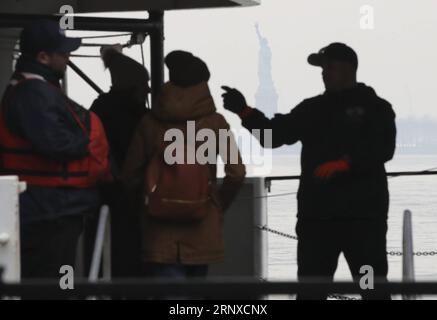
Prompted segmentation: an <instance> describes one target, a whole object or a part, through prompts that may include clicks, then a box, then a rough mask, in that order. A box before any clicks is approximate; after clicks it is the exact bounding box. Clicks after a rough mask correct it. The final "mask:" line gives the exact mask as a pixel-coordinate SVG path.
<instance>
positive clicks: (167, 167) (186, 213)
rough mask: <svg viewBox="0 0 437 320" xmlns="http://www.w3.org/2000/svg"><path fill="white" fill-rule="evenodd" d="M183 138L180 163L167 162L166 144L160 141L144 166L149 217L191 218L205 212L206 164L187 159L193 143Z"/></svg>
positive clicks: (207, 190) (206, 194) (192, 219)
mask: <svg viewBox="0 0 437 320" xmlns="http://www.w3.org/2000/svg"><path fill="white" fill-rule="evenodd" d="M184 132H185V130H184ZM186 140H187V139H186V135H184V146H183V149H184V157H183V160H184V161H183V163H174V164H167V163H166V162H165V158H164V154H165V148H166V147H167V146H168V144H165V143H162V144H160V145H158V146H157V147H156V150H155V152H154V154H153V156H152V159H151V160H150V162H149V164H148V166H147V168H146V181H145V182H146V183H145V192H146V205H147V206H148V210H147V212H148V215H149V216H150V217H153V218H155V219H158V220H162V221H167V222H193V221H199V220H201V219H203V218H204V217H205V216H206V215H207V213H208V201H209V196H210V179H209V175H210V173H209V168H208V165H207V164H199V163H197V161H194V162H195V163H194V164H188V163H187V161H186V159H187V153H188V152H194V154H195V151H196V150H195V149H196V146H190V145H188V144H187V142H186ZM173 155H174V154H173ZM177 157H178V158H181V157H182V155H177Z"/></svg>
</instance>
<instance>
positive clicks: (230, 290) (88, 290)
mask: <svg viewBox="0 0 437 320" xmlns="http://www.w3.org/2000/svg"><path fill="white" fill-rule="evenodd" d="M375 290H377V291H374V293H375V294H376V292H378V295H382V294H384V295H385V294H387V295H409V296H411V295H418V294H423V295H437V282H415V283H411V282H380V281H375ZM41 292H44V296H45V297H53V298H69V297H75V298H86V297H90V296H104V297H120V296H122V297H125V298H148V297H155V298H158V297H169V296H184V297H187V296H189V297H193V298H194V297H208V299H230V298H241V299H262V298H265V297H266V296H268V295H293V294H312V293H318V292H326V293H336V294H363V293H369V292H368V291H367V290H362V289H361V288H360V287H359V286H358V284H357V283H354V282H327V281H323V280H317V279H314V281H305V282H295V281H280V282H279V281H278V282H273V281H260V280H255V279H242V278H214V279H208V280H172V281H170V280H154V281H150V280H149V281H145V280H143V279H131V280H124V281H112V282H110V283H105V282H103V283H90V282H75V284H74V289H72V290H61V289H60V287H59V283H58V281H53V280H40V281H36V280H35V281H23V282H21V283H1V282H0V297H16V296H18V297H19V296H22V295H25V296H26V297H28V298H32V297H34V298H38V296H39V295H40V294H41Z"/></svg>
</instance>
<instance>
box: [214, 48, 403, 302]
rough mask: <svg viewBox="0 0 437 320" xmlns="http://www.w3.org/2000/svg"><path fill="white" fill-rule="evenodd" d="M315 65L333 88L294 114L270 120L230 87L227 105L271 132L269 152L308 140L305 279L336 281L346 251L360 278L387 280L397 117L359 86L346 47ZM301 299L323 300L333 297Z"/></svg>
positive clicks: (301, 206)
mask: <svg viewBox="0 0 437 320" xmlns="http://www.w3.org/2000/svg"><path fill="white" fill-rule="evenodd" d="M308 62H309V63H310V64H311V65H314V66H320V67H321V68H322V70H323V72H322V76H323V81H324V84H325V87H326V91H325V93H323V94H322V95H319V96H316V97H313V98H310V99H306V100H304V101H303V102H302V103H300V104H299V105H298V106H296V107H295V108H294V109H292V110H291V111H290V113H288V114H276V115H275V117H274V118H273V119H268V118H266V117H265V116H264V114H263V113H262V112H260V111H259V110H257V109H253V108H250V107H248V106H247V104H246V101H245V98H244V97H243V95H242V94H241V93H240V92H239V91H237V90H236V89H231V88H228V87H223V88H224V89H225V90H226V93H225V94H223V98H224V106H225V108H226V109H228V110H230V111H232V112H235V113H237V114H238V115H239V116H240V117H241V119H242V123H243V126H244V127H246V128H247V129H249V130H252V129H271V130H272V133H273V137H272V141H271V144H270V143H269V142H268V141H264V136H263V135H261V138H260V142H261V144H263V145H264V147H266V148H277V147H280V146H282V145H290V144H294V143H296V142H297V141H301V142H302V154H301V167H302V168H301V169H302V172H301V179H300V185H299V191H298V195H297V199H298V222H297V226H296V232H297V235H298V237H299V241H298V253H297V255H298V257H297V262H298V278H299V279H300V280H304V279H305V278H314V277H318V278H320V277H323V278H324V279H327V280H328V281H332V279H333V276H334V273H335V270H336V268H337V262H338V258H339V255H340V253H341V252H343V254H344V256H345V258H346V260H347V262H348V264H349V268H350V270H351V272H352V275H353V277H354V279H355V280H356V281H358V279H359V277H360V268H361V267H362V266H364V265H370V266H372V267H373V269H374V275H375V277H377V278H382V279H386V276H387V272H388V265H387V256H386V232H387V213H388V206H389V195H388V187H387V178H386V172H385V167H384V163H385V162H387V161H389V160H390V159H391V158H392V157H393V153H394V150H395V136H396V127H395V122H394V119H395V114H394V112H393V110H392V107H391V105H390V104H389V103H388V102H387V101H385V100H383V99H381V98H380V97H378V96H377V95H376V93H375V91H374V90H373V89H372V88H370V87H368V86H366V85H365V84H363V83H357V81H356V71H357V68H358V58H357V55H356V53H355V52H354V51H353V50H352V49H351V48H350V47H348V46H346V45H345V44H341V43H333V44H330V45H329V46H327V47H325V48H323V49H321V50H320V51H319V52H318V53H315V54H311V55H310V56H309V57H308ZM363 297H364V298H380V299H386V298H390V297H389V296H388V295H385V294H383V293H380V292H378V291H365V292H363ZM298 298H300V299H306V298H314V299H323V298H326V293H325V292H319V293H313V294H300V295H298Z"/></svg>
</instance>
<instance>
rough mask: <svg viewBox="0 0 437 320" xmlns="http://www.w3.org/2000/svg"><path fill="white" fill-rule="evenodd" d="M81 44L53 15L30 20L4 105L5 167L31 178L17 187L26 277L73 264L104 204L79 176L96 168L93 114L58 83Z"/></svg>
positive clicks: (0, 133) (51, 274) (0, 118)
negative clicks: (90, 217)
mask: <svg viewBox="0 0 437 320" xmlns="http://www.w3.org/2000/svg"><path fill="white" fill-rule="evenodd" d="M80 43H81V41H80V39H74V38H68V37H66V36H65V35H64V32H63V31H62V30H61V29H60V28H59V24H58V23H57V22H55V21H48V20H40V21H35V22H32V23H30V24H29V25H27V26H26V27H25V28H24V29H23V30H22V32H21V35H20V50H21V56H20V58H19V59H18V61H17V63H16V65H15V71H14V73H13V75H12V77H11V81H10V84H9V86H8V87H7V88H6V90H5V93H4V96H3V100H2V104H1V112H0V145H1V146H2V147H3V148H2V152H1V153H0V157H1V160H0V161H1V162H2V166H1V168H0V169H1V170H0V174H10V175H17V176H19V178H20V180H21V181H25V182H26V183H27V189H26V191H25V192H23V193H21V194H20V227H21V229H20V237H21V277H22V279H30V278H57V277H59V270H60V267H61V266H62V265H70V266H74V265H75V257H76V244H77V241H78V238H79V235H80V234H81V233H82V229H83V223H84V217H85V216H86V215H87V214H89V213H92V212H94V211H95V210H96V209H97V208H98V207H99V205H100V197H99V191H98V189H97V187H96V186H95V185H93V184H91V183H82V182H84V179H86V177H88V176H90V175H91V174H90V170H88V169H89V168H87V167H86V166H85V165H83V166H82V165H81V164H86V163H87V162H86V161H85V160H87V159H89V158H88V157H89V153H90V152H89V150H90V149H89V145H90V136H89V132H90V117H89V113H88V111H87V110H86V109H84V108H83V107H81V106H80V105H78V104H77V103H75V102H74V101H73V100H72V99H71V98H70V97H67V96H66V95H65V93H64V92H63V91H62V90H61V86H60V80H61V79H62V77H63V76H64V73H65V69H66V67H67V62H68V60H69V56H70V52H72V51H74V50H76V49H77V48H79V46H80ZM82 120H83V123H82V122H80V121H82ZM93 128H94V127H93ZM5 146H8V148H5ZM17 150H18V151H17ZM23 150H24V151H23ZM16 159H19V161H18V160H16ZM83 160H84V161H83ZM42 294H44V293H42Z"/></svg>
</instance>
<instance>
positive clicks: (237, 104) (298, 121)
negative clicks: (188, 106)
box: [222, 86, 303, 148]
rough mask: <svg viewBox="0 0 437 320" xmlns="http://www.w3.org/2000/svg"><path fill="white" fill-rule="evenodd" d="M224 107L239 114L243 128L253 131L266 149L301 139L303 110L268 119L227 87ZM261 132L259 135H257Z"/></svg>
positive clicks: (298, 109) (224, 87)
mask: <svg viewBox="0 0 437 320" xmlns="http://www.w3.org/2000/svg"><path fill="white" fill-rule="evenodd" d="M222 89H223V90H225V93H224V94H222V97H223V106H224V108H225V109H227V110H229V111H231V112H233V113H235V114H237V115H238V116H239V117H240V118H241V120H242V124H243V126H244V127H245V128H246V129H247V130H249V131H251V133H252V134H254V135H255V137H256V138H257V139H258V140H259V142H260V143H261V145H262V146H263V147H264V148H277V147H280V146H283V145H285V144H286V145H291V144H293V143H296V142H297V141H298V140H300V139H301V136H302V129H303V121H302V116H303V113H302V108H299V106H298V107H296V108H294V109H293V110H291V112H290V113H288V114H276V115H275V116H274V117H273V118H272V119H268V118H267V117H266V116H265V115H264V113H262V112H261V111H259V110H257V109H255V108H251V107H249V106H248V105H247V103H246V99H245V98H244V96H243V95H242V94H241V92H240V91H238V90H236V89H232V88H229V87H226V86H223V87H222ZM257 129H258V130H259V131H258V132H259V134H255V133H256V132H257V131H252V130H257Z"/></svg>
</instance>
